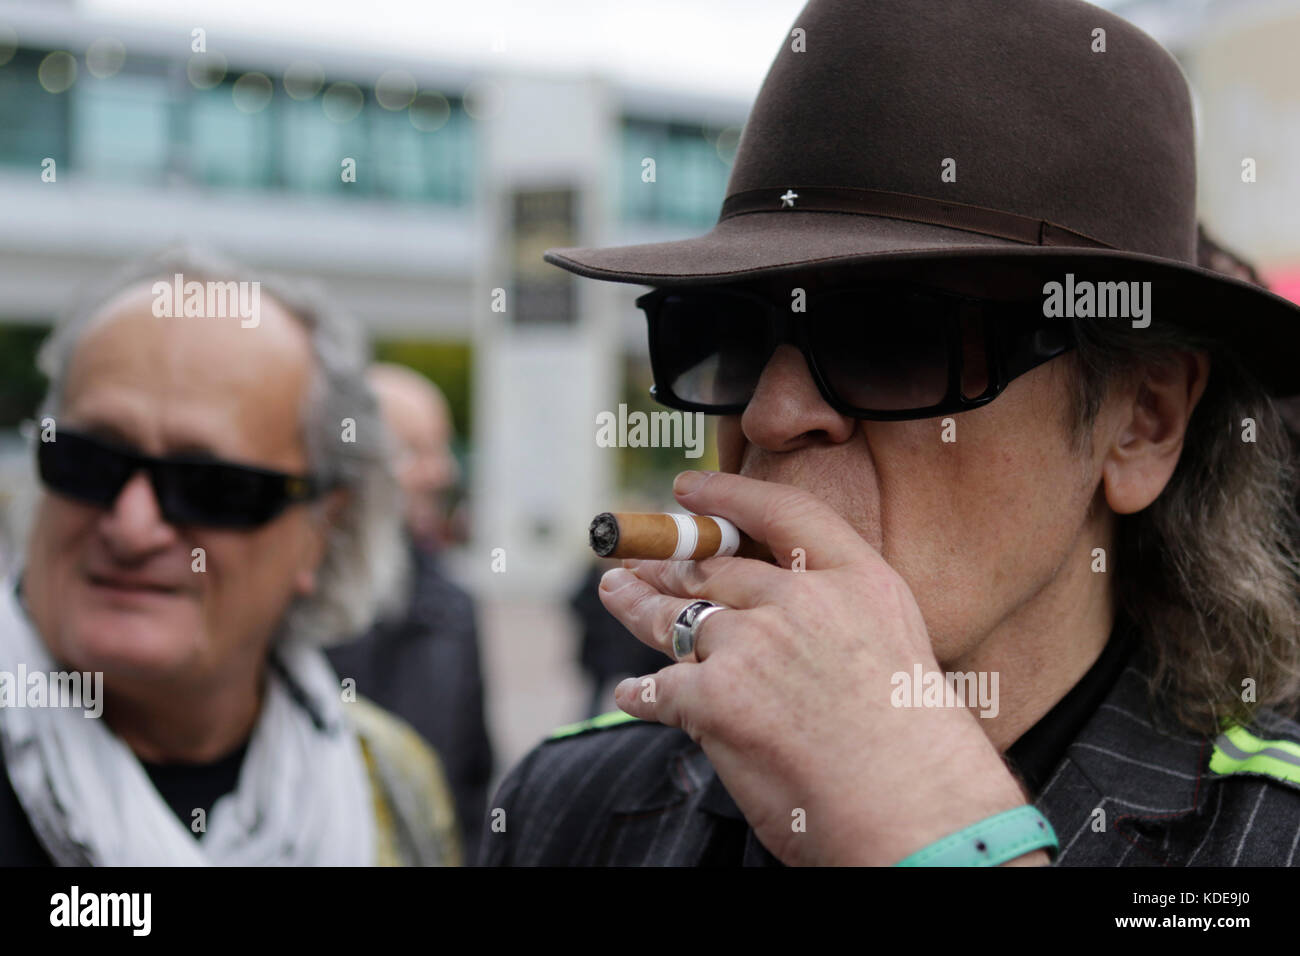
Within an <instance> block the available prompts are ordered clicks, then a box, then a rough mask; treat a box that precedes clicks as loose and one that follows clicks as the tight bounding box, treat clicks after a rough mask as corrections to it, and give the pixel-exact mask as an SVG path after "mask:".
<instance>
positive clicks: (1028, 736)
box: [1006, 621, 1137, 797]
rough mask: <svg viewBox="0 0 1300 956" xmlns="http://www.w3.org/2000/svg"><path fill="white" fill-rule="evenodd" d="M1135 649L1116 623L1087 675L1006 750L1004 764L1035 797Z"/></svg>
mask: <svg viewBox="0 0 1300 956" xmlns="http://www.w3.org/2000/svg"><path fill="white" fill-rule="evenodd" d="M1136 648H1137V641H1136V639H1135V638H1134V636H1133V632H1132V629H1131V628H1129V627H1128V626H1126V625H1124V624H1123V623H1121V622H1119V621H1116V624H1115V628H1114V630H1113V631H1112V632H1111V636H1110V640H1109V641H1107V642H1106V646H1105V647H1104V648H1103V649H1102V652H1101V654H1100V655H1099V656H1098V657H1097V660H1096V661H1095V662H1094V663H1093V665H1092V667H1091V668H1089V669H1088V672H1087V673H1086V674H1084V675H1083V677H1082V678H1081V679H1080V680H1079V682H1078V683H1077V684H1075V685H1074V687H1072V688H1071V689H1070V691H1069V692H1068V693H1067V694H1066V695H1065V696H1064V697H1062V698H1061V699H1060V700H1058V701H1057V702H1056V704H1055V706H1053V707H1052V709H1051V710H1049V711H1048V712H1047V713H1046V714H1044V715H1043V716H1042V717H1041V718H1040V719H1039V721H1038V723H1036V724H1034V726H1032V727H1030V728H1029V729H1028V730H1027V731H1025V732H1024V733H1023V734H1021V736H1020V739H1018V740H1017V741H1016V742H1015V743H1014V744H1012V745H1011V747H1010V748H1008V750H1007V753H1006V757H1007V761H1008V762H1009V763H1010V764H1011V766H1012V768H1013V769H1014V770H1015V771H1016V772H1017V773H1018V774H1019V775H1020V777H1021V779H1023V780H1024V782H1025V786H1026V787H1028V788H1029V792H1030V793H1031V794H1033V795H1034V796H1035V797H1037V796H1038V792H1039V791H1040V790H1041V789H1042V788H1043V785H1044V784H1046V783H1047V781H1048V779H1049V778H1050V777H1051V774H1052V771H1053V770H1055V769H1056V765H1057V764H1058V763H1060V762H1061V758H1062V757H1064V756H1065V750H1066V748H1067V747H1069V746H1070V743H1071V742H1072V741H1073V740H1074V739H1075V738H1076V737H1078V736H1079V732H1080V731H1081V730H1083V725H1084V724H1086V723H1087V722H1088V719H1089V718H1090V717H1092V715H1093V714H1095V713H1096V712H1097V708H1098V707H1100V706H1101V702H1102V701H1103V700H1104V699H1105V697H1106V694H1107V693H1109V692H1110V689H1111V688H1112V687H1113V686H1114V685H1115V681H1116V680H1118V679H1119V675H1120V674H1121V673H1123V671H1124V667H1125V665H1126V664H1127V663H1128V661H1129V658H1130V657H1131V656H1132V654H1133V651H1134V650H1136Z"/></svg>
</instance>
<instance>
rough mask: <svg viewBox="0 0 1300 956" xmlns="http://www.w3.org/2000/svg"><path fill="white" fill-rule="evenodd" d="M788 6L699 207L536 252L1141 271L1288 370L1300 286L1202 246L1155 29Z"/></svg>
mask: <svg viewBox="0 0 1300 956" xmlns="http://www.w3.org/2000/svg"><path fill="white" fill-rule="evenodd" d="M793 27H795V28H798V29H800V30H802V31H803V33H802V49H800V43H798V42H796V41H795V40H793V39H791V38H790V37H787V38H786V41H785V43H784V44H783V46H782V49H781V51H780V52H779V53H778V54H777V57H776V59H775V61H774V62H773V64H772V67H771V69H770V70H769V72H768V75H767V78H766V80H765V81H764V82H763V86H762V89H761V90H760V91H759V94H758V99H757V100H756V102H755V103H754V106H753V109H752V111H751V112H750V116H749V119H748V120H747V122H746V124H745V129H744V133H743V135H742V137H741V141H740V146H739V149H738V151H737V154H736V161H735V165H734V167H733V169H732V173H731V178H730V180H729V182H728V185H727V196H726V199H725V201H724V202H723V205H722V210H721V213H720V215H719V218H718V222H717V225H715V226H714V227H713V229H711V230H710V231H709V232H708V233H706V234H705V235H703V236H700V237H698V238H694V239H685V240H681V241H678V242H660V243H648V244H641V245H632V246H619V247H612V248H571V249H551V250H548V251H547V253H546V256H545V258H546V260H547V261H548V262H551V263H553V264H555V265H557V266H560V267H562V268H564V269H567V270H569V271H571V272H575V273H577V274H579V275H583V276H588V277H590V278H594V279H605V280H609V281H613V282H631V283H639V284H644V285H653V286H668V285H672V286H685V285H696V284H716V283H720V282H730V281H739V280H744V279H749V278H754V277H757V276H759V275H765V274H771V273H781V272H790V271H799V270H801V269H807V268H810V267H833V266H840V265H844V266H854V267H855V268H869V269H871V270H872V271H875V270H876V269H880V270H882V271H888V270H891V269H896V268H904V269H905V268H907V267H908V266H913V267H914V266H916V265H918V264H921V263H925V264H926V265H927V266H928V267H930V268H931V269H932V270H933V268H935V267H937V266H942V267H945V268H947V267H950V268H952V269H959V268H960V269H965V270H968V271H969V270H971V269H972V268H974V269H976V270H979V271H980V272H985V271H988V272H990V274H991V273H992V272H993V271H996V270H997V269H998V268H999V267H1003V268H1008V269H1011V270H1013V271H1017V272H1021V273H1026V272H1027V270H1031V271H1032V274H1033V275H1034V276H1035V277H1036V278H1039V279H1041V278H1042V277H1045V276H1047V277H1050V276H1055V277H1056V278H1057V279H1061V278H1063V277H1064V275H1065V274H1066V272H1072V273H1074V274H1075V277H1076V279H1079V280H1082V279H1084V278H1091V279H1093V280H1094V281H1121V280H1127V281H1136V280H1137V279H1138V278H1141V279H1145V280H1149V281H1152V282H1153V292H1152V297H1151V300H1152V302H1153V303H1154V306H1155V308H1158V309H1159V310H1160V311H1159V312H1156V313H1155V314H1156V318H1157V320H1158V319H1159V318H1160V317H1161V315H1163V316H1166V317H1169V318H1170V319H1171V320H1173V319H1176V320H1177V321H1179V322H1183V323H1193V324H1205V325H1206V326H1212V327H1213V330H1215V331H1219V332H1220V333H1222V330H1223V329H1224V328H1225V327H1227V328H1230V329H1231V334H1230V336H1224V337H1225V338H1228V339H1229V340H1230V347H1231V348H1233V349H1234V350H1235V351H1237V352H1238V353H1239V354H1240V355H1241V357H1242V358H1243V359H1244V360H1245V361H1246V362H1247V363H1248V365H1250V366H1251V367H1252V369H1253V370H1254V371H1255V373H1256V374H1257V375H1258V376H1259V377H1260V379H1261V380H1262V381H1263V382H1264V383H1265V384H1266V385H1267V386H1268V387H1269V388H1270V389H1272V390H1274V391H1277V392H1282V393H1288V394H1289V393H1295V392H1300V372H1297V370H1296V369H1295V362H1294V357H1295V356H1297V355H1300V321H1298V320H1300V308H1297V306H1296V305H1294V304H1293V303H1291V302H1289V301H1287V300H1286V299H1282V298H1280V297H1278V296H1275V295H1273V294H1271V293H1269V292H1267V291H1265V290H1263V289H1261V288H1259V287H1257V286H1254V285H1251V284H1250V283H1248V282H1244V281H1241V280H1238V279H1234V278H1230V277H1227V276H1224V275H1221V274H1218V273H1214V272H1211V271H1209V270H1206V269H1202V268H1199V267H1198V266H1197V265H1196V251H1197V220H1196V166H1195V155H1196V149H1195V140H1194V127H1193V118H1192V104H1191V95H1190V92H1189V90H1188V85H1187V81H1186V79H1185V78H1184V76H1183V73H1182V70H1181V69H1180V67H1179V65H1178V63H1177V62H1176V61H1175V60H1174V59H1173V57H1172V56H1171V55H1170V54H1169V53H1168V52H1167V51H1166V50H1165V49H1164V48H1163V47H1161V46H1160V45H1159V44H1158V43H1157V42H1156V41H1155V40H1153V39H1152V38H1151V37H1149V36H1147V35H1146V34H1145V33H1143V32H1142V31H1140V30H1139V29H1138V28H1137V27H1135V26H1133V25H1132V24H1131V23H1129V22H1127V21H1126V20H1123V19H1121V18H1120V17H1117V16H1115V15H1114V14H1112V13H1109V12H1108V11H1105V10H1102V9H1100V8H1099V7H1095V6H1093V5H1092V4H1089V3H1084V2H1082V0H953V2H945V3H918V2H916V0H811V2H810V3H808V5H807V6H806V7H805V8H804V9H803V11H802V12H801V13H800V14H799V16H798V18H797V19H796V21H795V23H794V24H793ZM1097 31H1104V34H1102V33H1099V32H1097Z"/></svg>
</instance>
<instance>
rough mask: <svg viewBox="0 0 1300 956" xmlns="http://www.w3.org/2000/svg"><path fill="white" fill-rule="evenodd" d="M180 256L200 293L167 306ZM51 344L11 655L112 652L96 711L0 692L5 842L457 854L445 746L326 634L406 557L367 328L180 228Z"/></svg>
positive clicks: (103, 850) (364, 860) (65, 855)
mask: <svg viewBox="0 0 1300 956" xmlns="http://www.w3.org/2000/svg"><path fill="white" fill-rule="evenodd" d="M173 278H175V279H176V281H177V283H180V284H181V285H182V287H183V289H184V290H185V298H186V303H187V304H189V303H191V302H194V301H197V303H198V308H197V310H196V311H197V314H196V313H195V312H191V311H190V309H188V308H184V309H183V308H182V304H181V303H180V302H173V303H167V302H166V301H165V298H166V293H167V289H166V287H167V286H170V285H171V284H172V282H173ZM259 281H260V282H261V284H260V285H257V284H256V283H258V282H259ZM226 282H231V283H239V282H249V283H250V285H249V286H245V287H242V288H243V290H244V291H245V292H246V296H245V297H242V298H241V299H240V302H241V308H242V305H244V304H248V303H249V302H250V301H251V303H252V304H253V305H254V307H255V312H256V317H255V319H254V320H253V321H252V322H251V323H249V322H247V321H246V318H247V315H252V314H253V313H251V312H250V313H247V314H245V313H243V312H242V311H241V312H239V314H236V313H235V310H234V309H233V308H232V305H231V303H232V302H233V301H234V300H233V298H225V299H222V300H217V299H215V298H213V297H212V291H213V290H214V289H215V288H217V284H218V283H226ZM191 283H197V285H193V286H191ZM191 288H193V289H197V292H198V299H197V300H194V299H192V298H191V295H190V290H191ZM224 288H225V289H226V290H227V294H228V295H229V296H234V295H235V292H234V291H231V290H234V289H235V286H233V285H232V286H224ZM254 289H256V290H257V291H256V292H253V291H252V290H254ZM205 290H206V292H207V296H205V295H204V293H205ZM263 293H265V294H263ZM214 302H217V303H218V305H217V307H216V308H213V303H214ZM220 302H225V305H224V306H222V305H221V304H220ZM205 303H206V309H205V307H204V306H205ZM39 361H40V365H41V368H42V370H43V371H44V372H45V373H46V375H47V376H48V377H49V379H50V386H49V392H48V394H47V397H46V401H45V405H44V407H43V409H42V411H41V416H42V418H41V422H42V435H41V439H42V440H41V441H40V442H39V443H38V446H37V448H38V451H37V458H38V466H39V471H40V475H41V481H42V484H43V494H42V495H41V496H40V498H39V501H38V505H37V507H36V511H35V515H34V520H33V525H32V527H31V529H30V534H29V536H28V538H27V547H26V552H25V555H23V559H22V563H21V564H20V565H19V570H18V578H17V580H10V581H8V582H5V584H4V587H3V590H2V591H0V672H6V673H9V674H13V673H15V672H18V671H19V670H20V669H25V671H26V672H27V673H28V674H32V673H41V672H46V673H52V672H56V671H61V672H67V671H76V672H87V673H91V672H100V673H102V700H101V701H100V706H102V717H101V718H100V719H87V718H86V716H84V715H83V712H82V710H81V709H73V708H71V707H49V706H45V707H32V706H21V704H19V705H17V706H15V703H14V702H13V701H9V702H8V706H7V707H6V708H5V709H3V710H0V756H2V758H3V759H2V761H0V762H2V764H3V768H2V770H0V862H3V863H7V864H30V865H40V864H48V863H54V864H58V865H204V864H216V865H372V864H392V865H403V864H405V865H423V864H455V863H457V862H458V861H459V859H460V850H459V847H458V839H457V834H456V823H455V814H454V808H453V806H452V801H451V798H450V795H449V792H448V790H447V787H446V784H445V782H444V780H443V777H442V772H441V769H440V767H439V765H438V760H437V757H436V755H435V754H433V753H432V752H431V751H430V750H429V748H428V747H427V746H426V745H425V744H424V743H423V742H422V741H421V740H420V738H419V737H418V735H416V734H415V732H414V731H412V730H411V729H410V728H409V727H407V726H406V725H405V724H404V723H402V722H401V721H400V720H399V719H397V718H395V717H393V716H391V715H389V714H387V713H385V712H384V711H382V710H381V709H379V708H378V707H376V706H375V705H373V704H371V703H368V702H367V701H365V699H364V698H356V697H355V695H353V694H351V693H349V692H348V691H347V689H346V688H341V687H340V682H339V680H338V678H337V677H336V676H335V674H334V672H333V671H332V670H331V668H330V666H329V663H328V662H327V660H326V658H325V655H324V654H323V653H322V652H321V650H320V646H321V645H324V644H328V643H329V642H331V641H333V640H337V639H339V638H341V637H343V636H345V635H348V634H353V633H356V632H357V631H358V630H360V629H362V628H364V627H366V626H367V625H368V624H369V622H370V621H371V619H372V617H373V615H374V614H375V613H376V611H378V610H380V609H382V608H383V607H385V606H386V605H387V604H389V603H391V602H392V601H393V600H394V598H395V596H396V595H398V594H400V591H401V580H402V577H403V563H404V562H403V549H402V543H401V537H400V516H399V514H398V513H397V512H396V510H395V509H394V508H393V506H392V502H393V498H394V493H395V489H394V482H393V478H392V475H391V472H390V471H389V469H388V467H387V462H386V459H385V455H384V444H383V434H384V429H383V426H382V423H381V421H380V419H379V416H378V410H377V407H376V403H375V400H374V397H373V395H372V394H371V393H370V391H369V389H368V388H367V386H366V382H365V377H364V372H365V358H364V350H363V347H362V339H361V336H360V333H359V329H358V328H357V327H356V326H355V325H354V324H353V323H352V322H351V321H350V320H348V319H345V318H344V317H342V316H340V315H338V314H336V313H334V312H333V311H332V310H331V309H330V308H329V307H328V306H327V305H325V304H324V302H323V300H321V299H320V298H319V297H316V296H313V295H311V294H308V293H306V292H305V291H303V290H298V289H293V288H291V287H289V286H286V285H280V286H278V287H276V286H275V284H274V283H273V282H272V281H271V280H258V279H257V278H256V277H254V276H251V275H250V274H249V271H248V270H247V269H245V268H243V267H240V266H237V265H234V264H231V263H226V262H222V261H219V260H217V259H213V258H210V257H205V256H203V255H201V254H195V253H192V252H190V251H188V250H175V251H172V252H169V253H167V254H165V255H163V256H161V257H159V258H157V259H154V260H150V261H147V262H143V263H141V264H138V265H135V266H132V267H129V268H127V269H126V270H125V271H124V272H123V273H122V274H121V275H120V276H119V277H117V278H116V279H115V280H114V281H113V282H112V283H110V285H109V287H108V288H107V290H105V291H103V292H100V293H97V294H95V295H94V296H93V297H92V298H91V299H90V300H89V301H87V302H86V303H84V305H83V306H81V307H79V308H76V309H74V310H73V311H72V312H71V313H69V314H68V315H67V316H66V317H64V318H63V319H62V320H61V321H60V322H59V323H58V324H57V325H56V326H55V328H54V330H53V332H52V334H51V336H50V337H49V339H48V340H47V342H46V344H45V345H44V347H43V349H42V352H41V353H40V359H39ZM349 422H350V423H351V424H352V425H353V426H354V427H353V428H352V429H351V430H350V431H351V433H350V434H349V430H348V429H347V428H346V425H347V423H349Z"/></svg>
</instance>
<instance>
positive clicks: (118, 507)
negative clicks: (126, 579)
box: [100, 470, 176, 559]
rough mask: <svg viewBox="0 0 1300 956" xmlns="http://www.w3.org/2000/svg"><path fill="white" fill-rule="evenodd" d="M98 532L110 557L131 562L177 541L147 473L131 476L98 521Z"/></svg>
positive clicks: (138, 472) (142, 472)
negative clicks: (101, 535)
mask: <svg viewBox="0 0 1300 956" xmlns="http://www.w3.org/2000/svg"><path fill="white" fill-rule="evenodd" d="M100 530H101V532H102V534H103V536H104V539H105V541H106V542H107V544H108V547H109V550H110V551H111V552H112V553H113V556H114V557H116V558H119V559H130V558H133V557H138V556H139V555H142V554H146V553H148V552H151V551H156V550H159V549H161V548H165V547H167V546H168V545H170V544H172V543H173V542H174V541H175V540H176V529H175V528H173V527H172V526H171V525H170V524H168V523H167V521H166V519H165V518H163V514H162V508H161V507H160V506H159V504H158V497H157V495H155V494H154V490H153V484H152V483H151V482H150V481H149V473H148V472H146V471H143V470H141V471H137V472H136V473H135V474H134V475H132V476H131V477H130V478H129V479H128V480H127V483H126V484H125V485H123V486H122V490H121V491H120V492H118V495H117V500H116V501H114V502H113V504H112V506H111V507H110V508H109V509H108V513H107V514H105V515H104V517H103V518H102V519H101V521H100Z"/></svg>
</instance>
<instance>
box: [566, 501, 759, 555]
mask: <svg viewBox="0 0 1300 956" xmlns="http://www.w3.org/2000/svg"><path fill="white" fill-rule="evenodd" d="M590 538H591V549H592V550H593V551H595V552H596V553H597V554H598V555H600V556H601V557H602V558H638V559H642V560H651V561H702V560H704V559H705V558H712V557H728V556H730V555H738V556H739V557H742V558H758V559H759V560H764V561H771V560H772V558H771V555H770V554H769V553H768V551H767V550H766V549H765V548H763V547H762V546H760V545H758V544H757V543H756V542H755V541H754V539H753V538H750V537H749V536H748V535H746V534H745V533H744V532H742V531H741V530H740V529H739V528H737V527H736V526H735V525H734V524H732V523H731V522H730V521H728V520H727V519H726V518H716V517H713V516H710V515H676V514H664V513H659V514H631V513H628V512H621V513H618V514H613V513H611V512H608V511H607V512H605V513H604V514H598V515H596V517H595V518H593V519H592V521H591V529H590Z"/></svg>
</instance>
